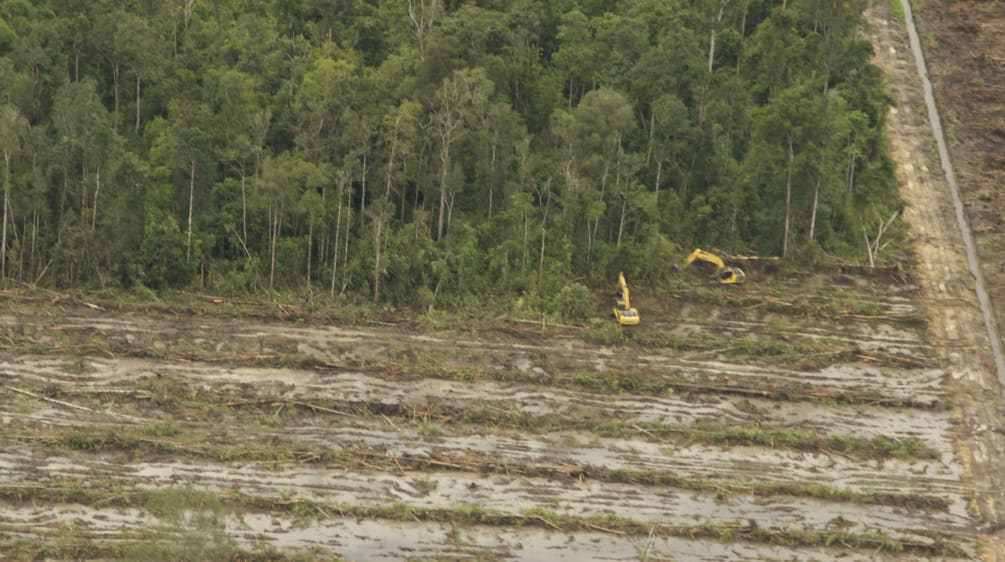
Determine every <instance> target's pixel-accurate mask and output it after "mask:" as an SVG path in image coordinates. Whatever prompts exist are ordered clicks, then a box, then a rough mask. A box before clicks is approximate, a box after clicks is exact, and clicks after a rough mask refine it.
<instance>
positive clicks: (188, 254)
mask: <svg viewBox="0 0 1005 562" xmlns="http://www.w3.org/2000/svg"><path fill="white" fill-rule="evenodd" d="M194 208H195V158H193V159H192V160H191V168H190V172H189V182H188V242H187V243H186V246H185V259H191V258H192V211H193V209H194Z"/></svg>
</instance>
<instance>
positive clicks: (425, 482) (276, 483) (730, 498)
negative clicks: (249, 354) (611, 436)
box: [0, 450, 968, 544]
mask: <svg viewBox="0 0 1005 562" xmlns="http://www.w3.org/2000/svg"><path fill="white" fill-rule="evenodd" d="M0 466H2V467H4V468H5V469H7V470H11V471H12V473H13V474H22V475H30V479H16V478H13V479H12V478H8V477H4V476H0V490H4V491H6V490H10V489H17V487H18V486H25V487H30V486H39V485H48V486H51V487H54V488H59V487H61V486H62V487H68V488H73V487H74V486H81V485H83V483H82V482H80V481H79V477H80V475H81V474H87V475H88V478H89V479H91V480H96V481H99V482H101V485H102V486H104V487H107V488H112V489H116V490H131V489H140V490H142V489H160V488H170V487H192V488H198V489H201V490H207V491H212V492H215V493H220V494H228V493H229V494H237V495H242V496H247V497H254V498H256V501H257V502H259V503H261V502H263V501H264V502H270V501H272V502H277V503H281V501H282V500H284V499H288V498H292V497H301V498H304V499H306V500H309V501H311V502H315V503H320V504H322V505H323V506H333V507H337V506H340V505H344V506H359V507H363V508H379V507H382V506H387V505H394V504H396V503H405V504H407V505H409V506H412V507H415V508H420V509H440V510H449V509H452V508H453V507H455V506H457V505H466V504H470V505H477V506H479V508H481V509H483V510H487V511H494V512H499V513H513V514H520V513H527V512H533V511H535V510H536V511H543V510H547V511H551V512H554V513H557V514H559V515H563V516H569V517H587V518H591V517H592V518H601V517H604V516H607V515H617V516H618V517H622V518H626V519H629V520H633V521H638V522H641V523H644V524H659V525H667V526H672V527H686V526H689V525H698V524H703V523H712V524H716V525H732V524H736V523H737V522H742V524H744V525H761V526H768V527H775V528H780V529H786V528H788V529H811V528H816V529H824V528H831V527H834V526H836V525H839V526H840V527H841V529H842V531H843V532H847V533H852V534H867V533H869V532H870V531H871V530H873V529H877V528H882V529H885V530H886V534H887V535H889V536H890V537H891V538H893V539H895V540H898V541H904V542H910V543H914V544H932V543H933V541H935V540H942V539H944V538H945V536H946V531H947V530H952V531H953V532H954V533H955V534H958V535H966V534H967V532H968V531H967V524H968V519H967V517H966V515H965V513H964V514H963V515H959V514H955V515H954V514H952V513H948V512H939V511H924V510H912V511H910V512H907V511H906V510H904V509H903V508H901V507H897V506H884V505H863V506H855V507H854V508H853V509H849V507H848V506H847V505H842V504H840V503H835V502H828V501H824V500H820V499H815V498H800V497H791V496H770V497H763V496H757V495H753V494H743V493H740V492H733V493H730V492H728V491H723V492H721V493H708V492H696V491H690V490H675V489H670V488H653V487H647V486H639V485H632V484H628V483H611V482H598V481H595V480H589V479H586V480H569V481H556V480H553V479H545V478H539V477H528V476H522V475H519V474H511V475H504V474H487V475H486V474H474V473H465V472H456V471H454V472H436V471H403V472H402V471H398V472H397V473H392V472H382V471H368V472H365V473H359V472H350V471H343V470H338V471H333V470H331V469H329V468H327V467H316V466H295V467H292V468H284V467H282V466H279V467H276V466H262V465H259V464H256V463H230V464H214V463H203V462H198V463H196V462H190V461H164V462H152V461H151V462H142V461H141V462H132V463H130V464H129V465H128V466H127V467H126V468H125V469H123V466H122V464H121V463H120V462H118V461H114V460H105V459H101V458H94V457H93V456H87V457H84V456H80V455H78V456H74V457H72V458H71V457H44V458H37V457H34V456H32V455H31V453H30V452H27V453H23V454H22V453H21V452H19V451H16V450H14V451H10V450H8V451H6V452H5V453H4V454H3V455H2V456H0ZM326 509H327V507H326Z"/></svg>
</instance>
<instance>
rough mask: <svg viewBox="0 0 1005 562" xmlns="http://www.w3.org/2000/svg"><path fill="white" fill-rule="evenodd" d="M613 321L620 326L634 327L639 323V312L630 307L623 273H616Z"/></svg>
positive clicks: (630, 303)
mask: <svg viewBox="0 0 1005 562" xmlns="http://www.w3.org/2000/svg"><path fill="white" fill-rule="evenodd" d="M614 319H615V320H617V321H618V324H620V325H622V326H635V325H638V323H639V322H640V321H641V319H640V318H639V311H638V310H636V309H635V308H634V307H632V302H631V299H630V298H629V296H628V283H626V282H625V275H624V274H623V273H618V291H617V292H616V293H614Z"/></svg>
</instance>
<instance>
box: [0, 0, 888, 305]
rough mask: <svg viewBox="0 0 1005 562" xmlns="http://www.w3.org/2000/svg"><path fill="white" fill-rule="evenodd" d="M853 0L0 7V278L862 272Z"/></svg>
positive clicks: (874, 182) (158, 281)
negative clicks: (677, 266) (840, 265)
mask: <svg viewBox="0 0 1005 562" xmlns="http://www.w3.org/2000/svg"><path fill="white" fill-rule="evenodd" d="M864 7H865V2H864V0H852V1H836V0H798V1H789V0H699V1H693V2H684V1H681V0H587V1H585V2H574V1H572V0H505V1H503V0H392V1H387V0H384V1H379V0H378V1H364V0H300V1H295V2H280V1H278V0H0V16H2V17H0V84H2V86H0V92H2V93H3V98H2V99H0V116H2V118H0V148H2V151H3V176H2V181H3V219H2V221H3V222H2V229H0V274H2V277H3V279H4V282H5V283H6V284H8V285H10V284H25V285H29V286H41V287H50V288H83V289H99V290H113V291H115V290H137V289H139V290H149V291H152V292H155V293H156V292H158V291H166V290H196V291H205V292H211V293H213V294H258V295H270V294H279V293H284V292H289V293H304V292H308V293H310V294H312V295H313V294H318V295H323V296H326V297H327V296H328V295H330V296H331V297H332V298H335V299H342V300H349V301H354V302H374V303H378V304H381V305H388V306H422V307H433V306H436V307H457V306H464V305H465V304H466V303H475V302H484V301H486V300H495V299H501V300H503V301H513V300H517V299H528V300H529V301H532V302H535V303H537V304H536V306H540V307H543V308H547V307H548V306H551V305H550V302H549V299H554V298H557V297H553V296H552V295H559V294H564V295H565V298H566V299H568V298H570V297H576V296H577V295H582V294H583V291H584V290H586V289H587V288H589V289H590V290H592V289H594V288H597V287H602V286H607V285H610V284H611V283H612V281H611V279H613V278H614V277H613V276H616V274H617V272H618V271H624V272H625V274H626V275H627V276H629V279H630V280H631V281H638V282H640V283H647V284H651V285H659V284H661V283H665V282H666V281H667V279H668V278H669V277H670V276H671V275H672V265H673V264H674V263H679V262H680V260H681V259H682V258H683V257H684V256H686V255H687V252H689V251H690V250H691V249H692V248H693V247H695V246H701V247H706V248H714V249H719V250H721V251H724V252H731V253H737V254H748V255H753V254H756V255H763V256H781V257H782V258H783V259H785V260H792V259H793V258H798V259H802V260H807V259H810V260H812V259H820V257H821V256H824V257H836V258H839V259H842V260H847V261H850V262H853V263H869V262H871V261H873V258H875V256H874V252H873V248H874V246H873V245H872V244H871V243H872V242H878V241H877V240H875V238H876V237H877V225H879V226H882V224H883V220H884V219H886V218H887V217H888V216H890V213H891V212H893V210H894V209H896V208H897V206H898V200H897V193H896V188H897V186H896V182H895V180H894V176H893V165H892V163H891V161H890V159H889V158H888V156H887V154H886V141H885V139H884V136H883V133H882V128H883V121H884V115H885V113H886V111H887V109H888V108H889V107H890V105H891V103H892V101H891V98H890V97H889V95H888V93H887V92H886V91H885V86H884V83H883V79H882V75H881V73H880V71H879V70H878V69H877V68H876V67H875V66H873V65H872V64H871V63H870V59H871V57H872V52H873V50H872V46H871V45H870V44H869V42H868V41H867V40H866V39H865V34H864V32H863V29H862V26H863V21H862V10H863V9H864Z"/></svg>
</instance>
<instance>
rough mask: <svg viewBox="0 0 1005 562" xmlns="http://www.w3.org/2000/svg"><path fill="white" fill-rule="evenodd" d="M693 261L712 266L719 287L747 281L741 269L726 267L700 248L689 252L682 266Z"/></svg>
mask: <svg viewBox="0 0 1005 562" xmlns="http://www.w3.org/2000/svg"><path fill="white" fill-rule="evenodd" d="M695 260H701V261H705V262H708V263H711V264H712V265H714V266H715V274H716V277H717V278H718V279H719V283H720V284H721V285H734V284H740V283H743V282H744V281H746V280H747V274H746V273H744V272H743V270H742V269H740V268H739V267H732V266H728V265H726V264H725V263H723V261H722V258H720V257H719V256H717V255H715V254H711V253H709V252H706V251H704V250H702V249H701V248H695V250H694V251H693V252H691V255H689V256H688V257H687V259H686V260H684V266H685V267H686V266H689V265H691V264H692V263H694V261H695Z"/></svg>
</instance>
